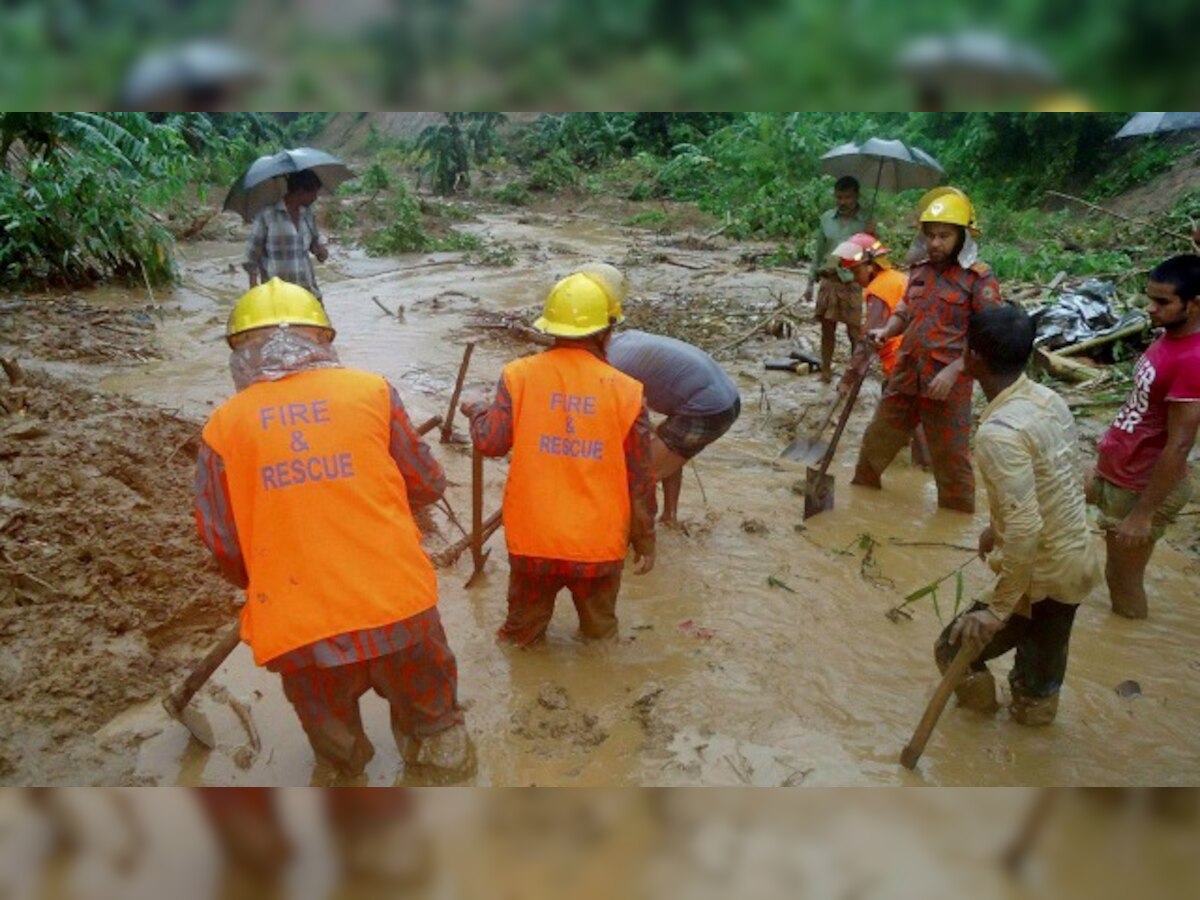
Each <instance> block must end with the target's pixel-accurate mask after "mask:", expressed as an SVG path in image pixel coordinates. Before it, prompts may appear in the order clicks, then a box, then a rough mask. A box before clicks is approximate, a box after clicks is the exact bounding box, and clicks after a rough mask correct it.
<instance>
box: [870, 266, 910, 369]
mask: <svg viewBox="0 0 1200 900" xmlns="http://www.w3.org/2000/svg"><path fill="white" fill-rule="evenodd" d="M907 287H908V276H907V275H905V274H904V273H903V272H901V271H900V270H898V269H884V270H883V271H882V272H880V273H879V274H878V275H876V276H875V277H874V278H872V279H871V283H870V284H868V285H867V289H866V291H865V292H864V293H866V294H871V295H872V296H875V297H878V298H879V299H880V300H882V301H883V302H884V303H885V304H886V305H887V308H888V315H889V316H890V315H891V314H892V313H894V312H895V311H896V306H897V305H899V303H900V301H901V300H902V299H904V290H905V288H907ZM885 324H886V320H885ZM903 339H904V336H903V335H897V336H896V337H894V338H889V339H888V340H887V341H885V342H884V344H883V346H881V347H880V348H879V364H880V367H881V368H882V369H883V374H884V375H891V374H892V369H894V368H895V367H896V354H897V353H899V351H900V342H901V341H902V340H903Z"/></svg>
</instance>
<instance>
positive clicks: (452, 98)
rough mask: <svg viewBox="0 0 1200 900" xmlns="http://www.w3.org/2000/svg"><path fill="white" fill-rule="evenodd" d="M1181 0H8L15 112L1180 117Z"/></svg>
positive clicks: (5, 41) (1185, 68)
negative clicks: (1068, 0)
mask: <svg viewBox="0 0 1200 900" xmlns="http://www.w3.org/2000/svg"><path fill="white" fill-rule="evenodd" d="M1197 26H1200V7H1198V6H1197V4H1195V3H1193V2H1189V0H1161V2H1158V3H1154V4H1148V3H1144V2H1138V0H1111V2H1101V0H1081V2H1079V3H1077V4H1075V5H1073V6H1072V7H1071V8H1070V10H1069V11H1066V10H1065V9H1064V8H1062V7H1059V6H1055V5H1052V4H1039V3H1032V2H1016V0H1009V2H1007V3H999V4H996V3H984V2H981V0H971V2H966V3H960V4H955V5H949V6H948V5H945V4H935V3H929V2H915V3H908V4H891V3H884V2H883V0H859V2H854V3H816V2H812V0H749V2H745V0H743V2H740V3H734V2H729V0H694V2H691V3H680V2H677V0H605V2H597V0H588V2H576V3H545V2H537V0H510V2H498V0H392V2H388V0H342V2H338V3H333V2H330V0H245V2H235V0H176V2H173V3H169V4H164V3H158V2H153V0H93V2H86V0H12V2H10V3H7V4H5V5H4V9H3V11H0V91H2V92H3V96H4V97H5V103H6V105H7V106H8V107H9V108H13V109H32V108H41V109H53V108H58V109H63V108H76V109H78V108H83V107H91V108H100V107H107V108H121V109H131V110H143V111H155V110H158V111H165V110H179V109H192V110H219V109H230V110H233V109H284V108H290V109H296V108H302V109H319V108H324V109H338V108H341V109H346V108H355V109H370V108H375V109H378V108H395V107H397V106H401V105H404V106H408V108H426V109H428V108H438V107H450V108H459V109H463V108H476V109H498V108H507V109H533V108H560V109H571V108H574V109H581V108H582V109H588V108H592V109H595V108H604V107H610V108H612V107H624V108H627V109H629V108H634V109H679V108H684V109H689V108H691V109H694V108H702V107H707V108H710V109H711V108H724V109H751V108H754V109H783V108H785V107H786V108H790V109H794V108H800V109H860V110H865V109H922V110H941V109H982V108H995V109H1009V110H1021V109H1025V110H1033V111H1043V112H1071V111H1081V110H1089V109H1128V108H1133V107H1139V108H1146V107H1158V108H1165V109H1172V108H1178V107H1180V106H1185V105H1188V104H1190V103H1191V102H1192V101H1193V99H1194V98H1195V97H1196V96H1198V95H1200V62H1198V61H1197V57H1196V54H1195V52H1194V46H1193V42H1194V35H1195V34H1196V33H1197Z"/></svg>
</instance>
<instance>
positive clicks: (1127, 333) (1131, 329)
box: [1058, 322, 1150, 356]
mask: <svg viewBox="0 0 1200 900" xmlns="http://www.w3.org/2000/svg"><path fill="white" fill-rule="evenodd" d="M1149 327H1150V323H1149V322H1137V323H1135V324H1133V325H1127V326H1126V327H1124V328H1121V329H1119V330H1117V331H1114V332H1111V333H1110V334H1102V335H1100V337H1094V338H1089V339H1088V340H1086V341H1080V342H1079V343H1078V344H1072V345H1071V346H1069V347H1063V348H1062V349H1061V350H1059V351H1058V355H1059V356H1078V355H1079V354H1080V353H1084V352H1085V351H1087V350H1093V349H1095V348H1096V347H1103V346H1104V345H1105V344H1111V343H1112V342H1113V341H1119V340H1120V339H1121V338H1127V337H1133V336H1134V335H1136V334H1141V333H1142V332H1143V331H1145V330H1146V329H1147V328H1149Z"/></svg>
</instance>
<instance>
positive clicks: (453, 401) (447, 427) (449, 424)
mask: <svg viewBox="0 0 1200 900" xmlns="http://www.w3.org/2000/svg"><path fill="white" fill-rule="evenodd" d="M474 350H475V344H474V343H468V344H467V349H466V350H464V351H463V358H462V363H461V365H459V367H458V380H457V381H456V382H454V393H453V394H451V395H450V408H449V409H448V410H447V411H446V418H445V421H444V423H443V424H442V443H443V444H448V443H449V442H450V436H451V435H452V434H453V433H454V411H455V409H457V408H458V396H459V394H461V393H462V389H463V382H464V381H466V379H467V367H468V366H469V365H470V364H471V353H472V352H473V351H474Z"/></svg>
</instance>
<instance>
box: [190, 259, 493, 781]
mask: <svg viewBox="0 0 1200 900" xmlns="http://www.w3.org/2000/svg"><path fill="white" fill-rule="evenodd" d="M226 334H227V337H228V340H229V345H230V348H231V349H232V354H231V356H230V369H231V370H232V372H233V379H234V384H235V386H236V388H237V393H236V394H235V395H234V396H233V397H232V398H230V399H229V400H228V401H226V402H225V403H224V404H223V405H222V406H221V407H220V408H218V409H217V410H216V411H215V412H214V413H213V414H212V417H211V418H210V419H209V421H208V424H207V425H205V427H204V433H203V442H202V444H201V448H200V453H199V457H198V459H197V464H196V509H195V513H196V522H197V525H198V527H199V530H200V536H201V538H202V539H203V541H204V543H205V544H206V545H207V546H208V547H209V549H210V550H211V551H212V552H213V555H214V556H215V557H216V559H217V562H218V563H219V565H220V567H221V571H222V573H223V574H224V575H225V577H226V578H227V579H228V580H229V581H231V582H233V583H234V584H236V585H237V586H239V587H241V588H244V589H245V591H246V598H247V599H246V604H245V606H243V607H242V612H241V629H242V639H243V640H244V641H246V642H247V643H249V644H250V646H251V647H252V648H253V650H254V660H255V662H256V663H258V664H259V665H262V666H266V667H267V668H268V669H270V670H272V671H275V672H278V673H279V674H280V676H281V677H282V680H283V690H284V694H285V695H286V696H287V698H288V701H289V702H290V703H291V704H292V706H293V707H294V708H295V710H296V713H297V714H298V716H299V717H300V724H301V725H302V726H303V727H304V731H305V734H307V735H308V739H309V742H310V743H311V744H312V748H313V752H314V753H315V754H316V756H317V758H318V761H322V762H325V763H327V764H329V765H332V766H333V767H334V768H336V769H337V770H339V772H341V773H343V774H348V775H357V774H360V773H361V772H362V771H363V769H364V767H365V766H366V764H367V762H368V761H369V760H370V759H371V758H372V756H373V755H374V748H373V747H372V746H371V742H370V741H369V740H368V739H367V736H366V733H365V732H364V731H363V726H362V721H361V719H360V716H359V707H358V701H359V698H360V697H361V696H362V695H363V694H364V693H366V691H367V690H368V689H371V688H373V689H374V690H375V691H376V693H378V694H380V695H381V696H383V697H384V698H385V699H387V701H388V703H389V704H390V706H391V723H392V731H393V734H394V736H395V738H396V742H397V745H398V746H399V747H400V750H401V753H402V755H403V756H404V759H405V768H406V776H407V775H411V774H414V773H420V772H422V771H425V770H428V772H427V774H429V775H430V776H432V777H433V778H434V779H435V780H440V781H445V780H453V779H456V778H460V777H462V776H464V775H466V774H467V773H468V772H469V770H470V765H471V757H472V752H471V747H470V741H469V739H468V737H467V732H466V728H465V726H464V724H463V716H462V713H461V712H460V710H459V708H458V702H457V697H456V694H457V681H458V675H457V667H456V662H455V659H454V654H453V652H451V650H450V646H449V644H448V643H447V641H446V634H445V632H444V631H443V629H442V622H441V618H440V617H439V616H438V610H437V578H436V576H435V574H434V571H433V566H432V564H431V563H430V561H429V558H428V557H427V556H426V554H425V552H424V551H423V550H422V548H421V536H420V533H419V531H418V530H417V526H416V524H415V523H414V522H413V516H412V508H413V507H414V506H423V505H427V504H430V503H433V502H434V501H436V500H437V499H438V498H439V497H440V496H441V495H442V492H443V491H444V490H445V485H446V479H445V475H444V474H443V472H442V468H441V466H440V465H438V463H437V461H436V460H434V459H433V456H432V455H431V454H430V452H429V448H428V447H427V446H426V445H425V443H424V442H423V441H422V440H421V439H420V437H419V436H418V435H417V433H416V431H415V430H414V429H413V426H412V423H411V422H410V421H409V418H408V414H407V413H406V412H405V409H404V404H403V403H401V401H400V396H399V394H397V393H396V390H395V388H393V387H392V386H391V385H390V384H388V382H387V381H386V380H385V379H384V378H382V377H381V376H379V375H373V374H370V373H368V372H361V371H356V370H354V369H347V368H343V367H342V366H341V364H340V362H339V361H338V358H337V354H336V352H335V351H334V349H333V346H332V342H333V338H334V330H333V328H332V327H331V325H330V323H329V319H328V317H327V316H326V314H325V310H324V308H323V307H322V306H321V304H320V302H319V301H318V300H317V299H316V298H315V297H314V296H313V295H312V294H310V293H309V292H308V291H306V290H305V289H304V288H301V287H299V286H297V285H293V284H290V283H288V282H285V281H281V280H280V279H277V278H273V279H271V280H270V281H269V282H267V283H266V284H264V285H260V286H259V287H256V288H252V289H251V290H250V291H248V292H247V293H246V294H245V295H244V296H243V297H242V298H241V300H239V301H238V303H237V305H236V306H235V307H234V310H233V313H232V314H231V316H230V318H229V324H228V326H227V328H226Z"/></svg>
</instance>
